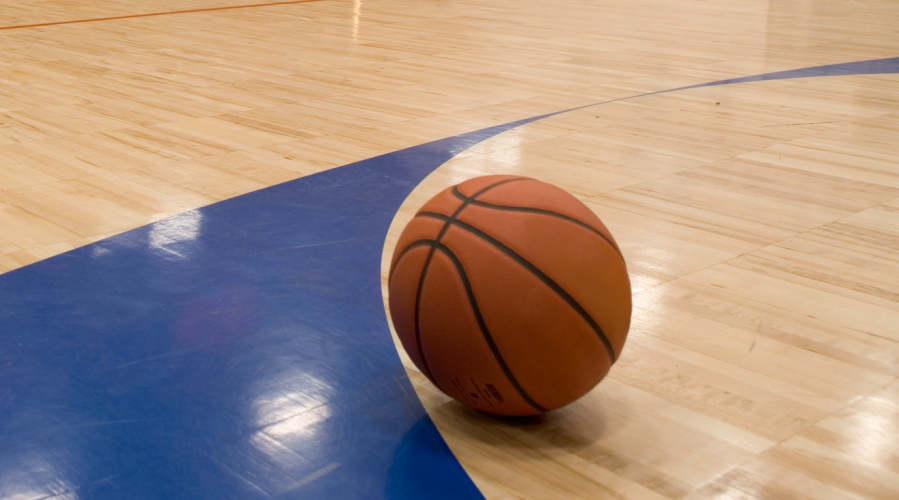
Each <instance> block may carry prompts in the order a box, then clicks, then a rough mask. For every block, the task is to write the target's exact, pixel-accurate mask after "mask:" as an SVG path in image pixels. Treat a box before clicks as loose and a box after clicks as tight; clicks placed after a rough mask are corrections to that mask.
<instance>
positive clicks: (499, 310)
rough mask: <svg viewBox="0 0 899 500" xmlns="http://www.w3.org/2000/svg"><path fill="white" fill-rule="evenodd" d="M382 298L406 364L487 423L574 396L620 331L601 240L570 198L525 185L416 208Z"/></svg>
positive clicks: (616, 292) (475, 187)
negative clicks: (409, 362)
mask: <svg viewBox="0 0 899 500" xmlns="http://www.w3.org/2000/svg"><path fill="white" fill-rule="evenodd" d="M388 293H389V308H390V315H391V318H392V320H393V324H394V327H395V329H396V333H397V335H398V336H399V338H400V341H401V342H402V344H403V347H404V348H405V350H406V352H407V353H408V354H409V357H410V358H411V359H412V362H413V363H415V366H417V367H418V369H419V370H421V372H422V373H423V374H424V375H425V376H427V378H428V379H429V380H430V381H431V382H433V383H434V385H435V386H437V387H438V388H439V389H440V390H441V391H443V392H444V393H446V394H447V395H449V396H450V397H452V398H454V399H456V400H457V401H459V402H461V403H463V404H465V405H468V406H470V407H472V408H475V409H477V410H481V411H484V412H488V413H494V414H499V415H510V416H525V415H536V414H540V413H542V412H545V411H547V410H552V409H556V408H560V407H562V406H565V405H567V404H569V403H571V402H573V401H575V400H576V399H578V398H580V397H581V396H583V395H584V394H586V393H587V392H588V391H590V390H591V389H592V388H593V387H594V386H596V384H597V383H599V381H600V380H602V379H603V377H605V376H606V374H607V373H608V372H609V369H610V368H611V366H612V364H613V363H614V362H615V360H617V359H618V357H619V356H620V355H621V351H622V349H623V347H624V341H625V339H626V337H627V332H628V328H629V326H630V317H631V289H630V281H629V279H628V275H627V268H626V265H625V262H624V258H623V257H622V255H621V251H620V249H619V248H618V245H617V244H616V243H615V239H614V238H613V237H612V234H611V233H610V232H609V230H608V229H607V228H606V226H605V225H604V224H603V223H602V222H601V221H600V220H599V218H598V217H597V216H596V215H595V214H594V213H593V212H592V211H591V210H590V209H589V208H587V206H586V205H584V204H583V203H581V202H580V201H579V200H577V199H576V198H575V197H574V196H572V195H570V194H568V193H567V192H565V191H564V190H562V189H560V188H558V187H555V186H553V185H551V184H547V183H545V182H541V181H538V180H536V179H531V178H528V177H519V176H508V175H491V176H485V177H478V178H474V179H470V180H467V181H465V182H463V183H461V184H459V185H457V186H453V187H451V188H448V189H446V190H444V191H442V192H441V193H440V194H438V195H437V196H435V197H434V198H432V199H431V200H430V201H428V202H427V203H426V204H425V205H424V206H423V207H422V208H421V209H420V210H419V211H418V213H416V215H415V217H414V218H413V219H412V221H410V222H409V224H408V225H407V226H406V228H405V229H404V230H403V233H402V235H401V236H400V239H399V242H398V243H397V246H396V250H395V251H394V254H393V258H392V261H391V266H390V275H389V284H388Z"/></svg>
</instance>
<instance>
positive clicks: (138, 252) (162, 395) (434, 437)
mask: <svg viewBox="0 0 899 500" xmlns="http://www.w3.org/2000/svg"><path fill="white" fill-rule="evenodd" d="M888 72H889V73H893V72H899V58H894V59H883V60H878V61H865V62H859V63H849V64H845V65H831V66H821V67H818V68H808V69H801V70H794V71H788V72H777V73H769V74H766V75H758V76H754V77H747V78H737V79H731V80H721V81H719V82H712V83H707V84H701V85H694V86H690V87H682V88H681V89H672V90H668V91H664V92H671V91H674V90H682V89H687V88H696V87H702V86H712V85H724V84H729V83H741V82H749V81H761V80H771V79H783V78H798V77H805V76H827V75H838V74H839V75H845V74H865V73H871V74H874V73H888ZM656 93H659V92H656ZM642 95H651V94H642ZM635 97H640V96H632V97H628V98H625V99H632V98H635ZM618 100H622V99H618ZM607 102H613V101H607ZM591 106H592V105H591ZM584 107H587V106H582V107H579V108H573V109H572V110H574V109H582V108H584ZM572 110H564V111H559V112H555V113H547V114H544V115H541V116H537V117H533V118H528V119H523V120H518V121H515V122H511V123H507V124H503V125H498V126H494V127H489V128H485V129H483V130H478V131H475V132H470V133H467V134H462V135H459V136H456V137H451V138H447V139H442V140H438V141H434V142H430V143H427V144H422V145H419V146H415V147H411V148H407V149H404V150H401V151H396V152H393V153H389V154H386V155H382V156H378V157H375V158H371V159H368V160H364V161H360V162H355V163H352V164H349V165H346V166H343V167H340V168H336V169H332V170H329V171H325V172H322V173H319V174H315V175H311V176H308V177H303V178H300V179H297V180H294V181H290V182H287V183H284V184H280V185H277V186H272V187H270V188H266V189H262V190H260V191H256V192H253V193H249V194H246V195H242V196H238V197H236V198H233V199H230V200H226V201H222V202H219V203H215V204H213V205H209V206H207V207H203V208H200V209H197V210H192V211H190V212H186V213H184V214H180V215H178V216H175V217H172V218H169V219H166V220H163V221H159V222H157V223H154V224H151V225H149V226H145V227H142V228H138V229H135V230H133V231H129V232H127V233H123V234H121V235H118V236H114V237H112V238H108V239H106V240H103V241H100V242H98V243H94V244H92V245H88V246H86V247H82V248H79V249H76V250H73V251H70V252H67V253H65V254H62V255H59V256H56V257H53V258H50V259H47V260H44V261H42V262H39V263H37V264H33V265H30V266H27V267H24V268H21V269H18V270H16V271H13V272H10V273H7V274H5V275H3V276H0V301H2V303H3V304H4V307H3V309H2V310H0V475H2V476H5V477H7V478H12V479H10V480H7V481H6V482H5V483H3V484H4V486H3V488H6V489H5V490H2V491H4V492H6V493H10V494H22V495H24V496H29V497H40V496H42V495H43V496H46V497H51V496H53V495H60V494H62V493H63V492H65V491H77V494H78V496H79V497H81V498H84V499H120V498H129V497H134V498H146V499H156V498H160V499H162V498H166V499H169V498H192V499H197V500H201V499H207V498H208V499H216V500H219V499H232V498H233V499H242V500H245V499H251V500H252V499H270V498H273V497H278V498H287V499H301V498H331V499H336V500H340V499H411V498H428V499H434V500H441V499H456V500H457V499H480V498H483V497H482V496H481V494H480V493H479V492H478V491H477V489H476V488H475V487H474V484H473V483H472V482H471V481H470V479H469V478H468V476H467V475H466V474H465V472H464V470H463V469H462V468H461V466H459V464H458V462H457V461H456V460H455V458H454V457H453V456H452V454H451V453H450V451H449V449H448V448H447V446H446V444H445V443H444V442H443V440H442V438H441V437H440V435H439V433H438V432H437V430H436V428H435V427H434V425H433V423H432V422H431V421H430V419H429V418H428V416H427V414H426V413H425V411H424V409H423V407H422V406H421V403H420V402H419V400H418V397H417V396H416V394H415V391H414V390H413V389H412V386H411V384H410V382H409V380H408V378H407V377H406V375H405V372H404V370H403V367H402V364H401V363H400V360H399V358H398V356H397V353H396V351H395V348H394V345H393V342H392V340H391V337H390V333H389V330H388V328H387V323H386V320H385V315H384V308H383V302H382V296H381V282H380V261H381V251H382V248H383V243H384V237H385V235H386V233H387V230H388V228H389V226H390V224H391V222H392V220H393V217H394V215H395V213H396V210H397V209H398V208H399V207H400V205H401V204H402V203H403V201H404V200H405V199H406V197H407V196H408V194H409V193H410V192H411V191H412V190H413V189H414V188H415V187H416V186H417V185H418V184H419V183H420V182H421V180H422V179H424V177H425V176H427V175H428V174H429V173H431V172H432V171H434V170H435V169H436V168H438V167H439V166H440V165H442V164H443V163H445V162H446V161H447V160H449V159H450V158H452V157H453V156H455V155H457V154H458V153H460V152H462V151H464V150H466V149H468V148H470V147H471V146H473V145H475V144H478V143H479V142H482V141H484V140H486V139H489V138H491V137H494V136H496V135H498V134H500V133H502V132H505V131H508V130H511V129H513V128H516V127H518V126H521V125H524V124H527V123H530V122H533V121H535V120H539V119H542V118H546V117H549V116H553V115H557V114H560V113H564V112H567V111H572Z"/></svg>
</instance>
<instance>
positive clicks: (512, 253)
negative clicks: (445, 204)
mask: <svg viewBox="0 0 899 500" xmlns="http://www.w3.org/2000/svg"><path fill="white" fill-rule="evenodd" d="M419 215H421V216H422V217H433V218H435V219H440V220H446V216H445V215H443V214H438V213H434V212H421V213H420V214H419ZM447 223H450V222H449V221H447ZM451 223H452V224H453V225H455V226H458V227H460V228H462V229H464V230H466V231H468V232H469V233H472V234H474V235H475V236H477V237H479V238H481V239H482V240H484V241H486V242H487V243H490V244H491V245H493V246H494V247H496V248H497V249H498V250H500V251H501V252H503V253H505V254H506V255H508V256H509V257H511V258H512V259H513V260H515V261H516V262H518V263H519V264H521V265H522V266H524V267H525V268H526V269H527V270H528V271H530V272H531V274H533V275H534V276H536V277H537V278H538V279H539V280H540V281H542V282H543V283H545V284H546V286H548V287H550V289H552V290H553V291H554V292H556V294H557V295H558V296H559V297H561V298H562V300H564V301H565V302H567V303H568V305H570V306H571V308H572V309H574V310H575V312H577V313H578V314H579V315H580V316H581V317H582V318H583V319H584V321H586V322H587V324H588V325H590V328H592V329H593V331H594V332H595V333H596V335H597V336H598V337H599V340H600V341H602V343H603V345H604V346H605V348H606V351H608V353H609V361H610V363H611V364H615V361H616V359H615V349H614V348H612V343H611V342H609V338H608V337H606V334H605V332H603V331H602V328H600V326H599V324H597V323H596V321H595V320H594V319H593V317H592V316H590V313H588V312H587V311H586V310H585V309H584V308H583V307H581V305H580V304H578V302H577V301H576V300H574V297H572V296H571V295H569V294H568V292H566V291H565V289H563V288H562V287H561V286H559V285H558V284H557V283H556V282H555V281H553V280H552V279H551V278H550V277H549V276H547V275H546V274H544V273H543V271H541V270H540V269H538V268H537V266H535V265H534V264H531V263H530V262H528V261H527V259H525V258H524V257H522V256H520V255H518V254H517V253H515V251H514V250H512V249H511V248H509V247H507V246H506V245H503V244H502V243H500V242H499V241H498V240H496V239H495V238H493V237H492V236H490V235H489V234H487V233H485V232H483V231H481V230H480V229H478V228H476V227H474V226H471V225H469V224H466V223H464V222H462V221H460V220H454V221H452V222H451Z"/></svg>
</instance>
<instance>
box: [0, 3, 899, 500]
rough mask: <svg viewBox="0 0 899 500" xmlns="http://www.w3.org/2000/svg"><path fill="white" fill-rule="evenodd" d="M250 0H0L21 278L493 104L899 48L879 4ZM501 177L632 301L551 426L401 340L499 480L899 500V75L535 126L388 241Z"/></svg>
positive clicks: (420, 383) (527, 110) (605, 494)
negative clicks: (445, 202) (584, 243)
mask: <svg viewBox="0 0 899 500" xmlns="http://www.w3.org/2000/svg"><path fill="white" fill-rule="evenodd" d="M248 3H256V2H245V1H244V2H242V1H240V0H203V1H199V0H194V1H191V2H174V1H162V0H148V1H144V2H134V3H124V2H113V1H96V0H91V1H84V2H77V3H74V2H66V1H62V0H46V1H40V2H32V1H25V0H0V270H2V271H4V272H7V271H12V270H15V269H18V268H20V267H22V266H26V265H29V264H32V263H35V262H37V261H40V260H42V259H46V258H48V257H51V256H54V255H57V254H60V253H63V252H66V251H68V250H71V249H74V248H78V247H81V246H84V245H86V244H88V243H92V242H96V241H99V240H102V239H104V238H107V237H110V236H113V235H116V234H119V233H122V232H123V231H127V230H130V229H134V228H137V227H140V226H143V225H146V224H149V223H153V222H156V221H159V220H161V219H164V218H166V217H170V216H173V215H176V214H180V213H182V212H185V211H188V210H191V209H195V208H198V207H203V206H206V205H209V204H211V203H214V202H217V201H221V200H225V199H229V198H232V197H235V196H238V195H241V194H244V193H248V192H251V191H255V190H258V189H261V188H264V187H267V186H272V185H275V184H279V183H281V182H284V181H288V180H292V179H296V178H299V177H303V176H307V175H310V174H313V173H317V172H321V171H324V170H328V169H332V168H334V167H339V166H342V165H346V164H349V163H353V162H356V161H359V160H364V159H368V158H372V157H375V156H378V155H381V154H384V153H389V152H393V151H397V150H400V149H403V148H407V147H410V146H415V145H418V144H422V143H426V142H429V141H433V140H436V139H442V138H446V137H451V136H455V135H458V134H462V133H466V132H471V131H474V130H478V129H482V128H485V127H489V126H493V125H499V124H502V123H507V122H512V121H515V120H519V119H523V118H530V117H534V116H537V115H542V114H544V113H551V112H555V111H561V110H565V109H570V108H576V107H579V106H585V105H589V104H597V103H602V102H606V101H611V100H615V99H621V98H627V97H633V96H639V95H642V94H647V93H651V92H656V91H663V90H668V89H674V88H680V87H684V86H690V85H694V84H702V83H706V82H713V81H717V80H722V79H728V78H736V77H743V76H751V75H758V74H763V73H770V72H775V71H785V70H792V69H800V68H807V67H813V66H821V65H830V64H838V63H851V62H857V61H866V60H873V59H882V58H894V57H897V56H899V3H895V2H891V1H889V0H818V1H815V0H793V1H788V0H767V1H759V0H749V1H745V2H722V1H707V0H677V1H675V0H635V1H633V2H624V3H622V2H614V1H610V0H595V1H586V0H570V1H569V0H554V1H549V0H525V1H517V2H513V1H509V0H493V1H485V0H463V1H436V0H425V1H421V0H419V1H413V0H320V1H308V2H283V3H281V4H279V5H268V6H255V7H246V8H233V9H232V8H226V7H239V6H241V5H246V4H248ZM260 3H261V2H260ZM185 10H198V11H199V12H192V13H187V12H185V13H177V14H167V15H154V16H145V14H156V13H166V12H173V11H185ZM108 18H117V19H108ZM91 19H105V20H97V21H91V22H79V23H72V24H64V23H66V22H70V21H82V20H91ZM493 173H514V174H522V175H528V176H532V177H536V178H539V179H541V180H544V181H548V182H552V183H555V184H557V185H559V186H561V187H563V188H565V189H567V190H568V191H570V192H571V193H573V194H575V195H576V196H577V197H579V198H581V199H582V200H583V201H584V202H585V203H587V204H588V206H590V207H591V208H592V209H594V210H595V212H596V213H597V214H598V215H599V217H600V218H601V219H602V220H603V221H604V222H605V223H606V225H607V226H608V227H609V228H610V230H611V231H612V232H613V234H614V235H615V236H616V238H617V240H618V242H619V244H620V246H621V247H622V250H623V252H624V255H625V257H626V259H627V262H628V266H629V271H630V273H631V280H632V285H633V289H634V303H635V309H634V316H633V324H632V328H631V333H630V337H629V340H628V343H627V345H626V348H625V352H624V355H623V356H622V357H621V359H620V361H619V362H618V363H617V364H616V365H615V367H613V369H612V372H611V373H610V375H609V377H608V378H607V379H606V380H604V381H603V382H602V383H601V384H600V385H599V386H598V388H597V389H596V390H594V391H593V392H592V393H590V394H589V395H588V396H587V397H585V398H584V399H582V400H581V401H579V402H577V403H575V404H573V405H572V406H570V407H568V408H565V409H562V410H559V411H555V412H551V413H549V414H547V415H546V416H544V417H542V418H540V419H534V420H526V421H507V420H501V419H495V418H490V417H487V416H484V415H480V414H476V413H474V412H471V411H468V410H466V409H464V408H462V407H461V406H459V405H458V404H456V403H454V402H451V401H449V400H448V398H447V397H446V396H443V395H442V394H440V393H438V392H437V391H436V390H435V389H434V388H432V387H431V386H430V385H429V384H428V383H427V381H426V380H424V378H423V376H422V375H420V374H419V373H417V372H416V371H415V370H414V367H412V365H411V363H409V362H408V359H407V358H405V357H404V355H403V353H402V352H401V353H400V355H401V357H402V358H403V359H404V361H405V365H406V368H407V372H408V374H409V377H410V379H411V381H412V383H413V385H414V386H415V388H416V390H417V392H418V394H419V396H420V398H421V400H422V402H423V404H424V406H425V408H426V409H427V411H428V413H429V414H430V416H431V418H432V419H433V420H434V422H435V423H436V425H437V427H438V428H439V429H440V431H441V433H442V435H443V436H444V438H445V439H446V441H447V443H448V444H449V446H450V448H451V449H452V450H453V452H454V453H455V455H456V457H457V458H458V460H459V461H460V462H461V464H462V465H463V467H464V468H465V469H466V471H467V472H468V473H469V475H470V476H471V478H472V479H473V480H474V482H475V484H476V485H477V486H478V487H479V488H480V490H481V492H482V493H483V495H484V496H485V497H486V498H488V499H491V500H515V499H520V500H531V499H561V498H565V499H567V498H572V499H575V498H577V499H580V498H584V499H588V498H622V499H630V498H633V499H638V498H639V499H665V498H670V499H693V500H700V499H749V498H759V499H761V498H784V499H807V498H813V499H846V500H848V499H859V498H870V499H884V500H887V499H894V498H897V497H899V75H897V74H877V75H843V76H827V77H813V78H797V79H783V80H772V81H764V82H752V83H740V84H733V85H722V86H714V87H705V88H695V89H689V90H681V91H676V92H670V93H663V94H656V95H646V96H643V97H634V98H632V99H626V100H619V101H615V102H609V103H606V104H597V105H596V106H591V107H587V108H583V109H580V110H577V111H572V112H569V113H563V114H559V115H555V116H552V117H549V118H546V119H542V120H537V121H534V122H532V123H529V124H526V125H522V126H520V127H517V128H515V129H513V130H510V131H508V132H505V133H502V134H500V135H497V136H495V137H493V138H491V139H488V140H486V141H484V142H482V143H480V144H478V145H476V146H474V147H472V148H470V149H468V150H466V151H464V152H462V153H461V154H459V155H458V156H456V157H454V158H453V159H452V160H450V161H448V162H446V163H445V164H443V165H442V166H440V167H439V168H438V169H437V170H436V171H435V172H434V173H433V174H432V175H430V176H429V177H428V178H427V179H426V180H425V181H424V182H423V183H422V184H421V185H419V187H418V188H416V189H415V191H413V194H412V195H411V196H410V197H409V198H408V199H407V201H406V203H405V204H404V205H403V207H402V208H401V209H400V211H399V212H398V213H397V216H396V218H395V220H394V224H393V226H392V227H391V229H390V232H389V233H388V235H387V241H386V244H385V246H384V255H385V260H384V262H385V263H386V262H387V260H388V259H389V255H390V253H391V252H392V248H393V246H392V245H393V244H394V242H395V239H396V238H397V236H398V234H399V232H400V231H401V229H402V226H403V224H404V223H405V222H407V221H408V220H409V218H410V217H411V215H412V214H413V213H414V211H415V210H416V208H417V206H419V205H420V204H421V203H423V202H424V200H426V199H427V198H428V197H430V196H432V195H433V194H435V193H436V192H437V191H439V190H441V189H443V188H444V187H446V186H449V185H452V184H455V183H458V182H460V181H461V180H464V179H467V178H470V177H473V176H477V175H483V174H493ZM383 269H384V270H386V267H384V268H383ZM0 397H2V394H0ZM2 472H3V471H0V474H2ZM2 491H3V490H2V488H0V498H2V497H4V494H3V493H2ZM10 498H19V497H10ZM21 498H23V499H24V498H26V497H21ZM27 498H31V497H27ZM35 498H37V497H35Z"/></svg>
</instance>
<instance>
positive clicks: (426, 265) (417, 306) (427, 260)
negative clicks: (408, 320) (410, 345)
mask: <svg viewBox="0 0 899 500" xmlns="http://www.w3.org/2000/svg"><path fill="white" fill-rule="evenodd" d="M522 179H527V177H513V178H512V179H505V180H502V181H499V182H494V183H493V184H491V185H489V186H487V187H485V188H483V189H481V190H480V191H478V192H477V193H475V194H474V196H472V197H471V200H472V201H474V199H475V198H477V197H478V196H480V195H481V194H483V193H486V192H487V191H489V190H491V189H493V188H495V187H496V186H499V185H502V184H505V183H507V182H512V181H517V180H522ZM469 203H470V202H468V201H464V202H462V204H461V205H459V208H457V209H456V211H455V212H453V215H452V216H451V217H449V218H447V219H445V220H446V223H445V224H444V225H443V227H442V228H440V232H439V233H438V234H437V237H436V238H434V245H439V244H440V240H441V239H442V238H443V235H445V234H446V231H447V230H448V229H449V227H450V222H451V221H453V220H456V217H458V216H459V214H460V213H461V212H462V210H465V207H467V206H468V205H469ZM444 217H445V216H444ZM435 249H436V246H432V247H431V250H430V251H429V252H428V256H427V257H426V258H425V263H424V266H422V268H421V276H419V278H418V289H417V290H416V291H415V312H414V320H415V323H414V325H415V343H416V344H417V345H418V357H419V359H421V363H422V365H424V366H423V368H424V370H425V374H426V375H430V373H431V369H430V367H428V362H427V361H426V360H425V357H424V351H423V350H422V348H421V327H420V326H419V319H420V315H419V309H420V308H421V292H422V290H424V286H425V277H426V276H427V274H428V268H430V266H431V259H433V258H434V250H435ZM428 378H430V379H431V380H434V379H433V377H430V376H429V377H428Z"/></svg>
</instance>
